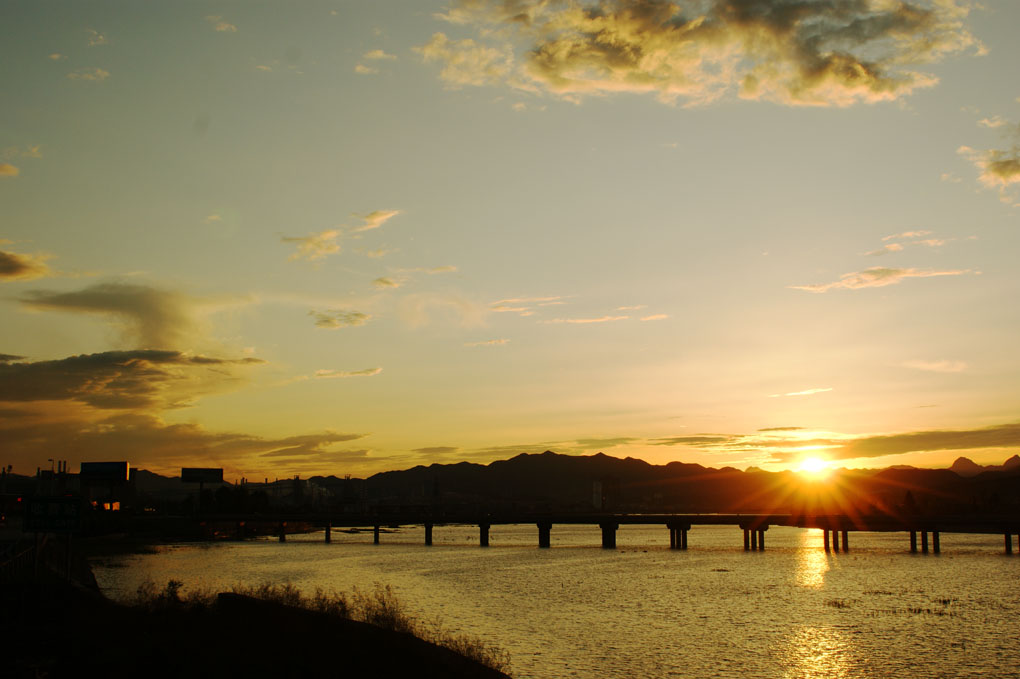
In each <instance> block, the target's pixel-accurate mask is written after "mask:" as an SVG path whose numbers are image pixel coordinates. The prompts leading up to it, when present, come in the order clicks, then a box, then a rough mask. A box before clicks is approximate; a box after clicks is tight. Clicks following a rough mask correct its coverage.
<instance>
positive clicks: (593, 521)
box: [210, 512, 1020, 554]
mask: <svg viewBox="0 0 1020 679" xmlns="http://www.w3.org/2000/svg"><path fill="white" fill-rule="evenodd" d="M210 518H212V517H210ZM215 520H218V521H227V522H230V521H233V522H234V524H235V528H236V531H237V536H238V537H239V538H243V537H244V536H245V527H246V525H247V522H249V521H255V522H260V523H266V522H269V523H272V524H274V525H275V526H276V533H277V535H278V536H279V539H280V541H281V542H285V541H286V540H287V532H288V531H287V528H288V523H289V522H293V523H301V524H305V525H311V526H316V527H321V528H323V529H324V530H325V541H326V542H327V543H328V542H331V541H332V529H333V528H365V529H367V528H372V533H373V542H374V543H375V544H379V543H380V533H381V530H382V528H383V527H384V526H402V525H421V526H423V527H424V529H425V544H426V545H431V544H432V531H433V529H434V527H435V526H442V525H477V526H478V544H479V546H481V547H488V546H489V530H490V529H491V527H492V526H494V525H522V524H534V525H535V526H536V528H537V530H538V546H539V547H540V548H548V547H550V546H551V534H552V529H553V526H555V525H595V526H598V527H599V528H600V530H601V532H602V547H603V548H605V549H615V548H616V531H617V530H618V529H619V527H620V526H621V525H635V524H641V525H660V526H664V527H665V528H666V529H667V530H668V531H669V546H670V549H679V550H685V549H687V545H688V535H687V534H688V532H689V531H690V530H691V528H692V527H693V526H699V525H700V526H734V527H736V528H738V529H740V530H741V531H742V532H743V548H744V550H745V551H762V550H764V549H765V533H766V531H768V529H769V527H770V526H790V527H797V528H817V529H821V530H822V535H823V541H822V544H823V548H824V549H825V551H827V552H828V551H836V552H839V551H840V550H841V549H842V551H844V552H846V551H849V549H850V533H851V532H855V531H863V532H902V533H906V534H909V539H910V551H911V552H912V553H917V552H918V551H920V552H921V553H922V554H927V553H929V551H930V552H932V553H935V554H938V553H940V552H941V544H940V536H941V534H942V533H972V534H992V535H994V534H998V535H1002V536H1003V544H1004V548H1005V553H1006V554H1012V553H1013V536H1014V535H1015V536H1016V538H1017V549H1018V551H1020V517H1018V516H992V517H989V516H980V517H976V516H962V515H944V516H900V517H896V516H889V515H870V516H862V515H854V516H851V515H847V514H831V515H803V514H799V515H798V514H612V513H592V514H576V513H560V514H557V513H543V514H533V513H529V514H523V513H522V514H511V513H493V514H482V515H479V514H466V513H465V514H455V513H436V514H431V515H423V514H421V513H413V514H411V513H407V514H405V513H394V514H373V515H342V514H340V515H331V514H325V513H307V512H296V513H293V514H277V515H273V516H268V515H266V516H218V517H215ZM929 536H930V538H931V541H930V543H929ZM919 537H920V540H918V538H919ZM919 543H920V549H919ZM929 544H930V549H929Z"/></svg>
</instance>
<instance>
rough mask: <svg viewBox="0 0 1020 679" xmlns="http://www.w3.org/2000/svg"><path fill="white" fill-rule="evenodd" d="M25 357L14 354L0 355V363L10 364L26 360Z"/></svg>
mask: <svg viewBox="0 0 1020 679" xmlns="http://www.w3.org/2000/svg"><path fill="white" fill-rule="evenodd" d="M24 358H25V357H24V356H15V355H13V354H0V363H10V362H12V361H20V360H22V359H24Z"/></svg>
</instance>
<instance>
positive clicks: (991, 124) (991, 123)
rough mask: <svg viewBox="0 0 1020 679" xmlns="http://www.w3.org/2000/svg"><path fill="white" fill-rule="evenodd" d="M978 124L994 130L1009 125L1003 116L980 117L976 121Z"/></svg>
mask: <svg viewBox="0 0 1020 679" xmlns="http://www.w3.org/2000/svg"><path fill="white" fill-rule="evenodd" d="M978 125H980V126H981V127H988V128H991V129H993V130H994V129H995V128H998V127H1004V126H1006V125H1009V121H1008V120H1006V119H1005V118H1002V117H1001V116H992V117H990V118H982V119H981V120H979V121H978Z"/></svg>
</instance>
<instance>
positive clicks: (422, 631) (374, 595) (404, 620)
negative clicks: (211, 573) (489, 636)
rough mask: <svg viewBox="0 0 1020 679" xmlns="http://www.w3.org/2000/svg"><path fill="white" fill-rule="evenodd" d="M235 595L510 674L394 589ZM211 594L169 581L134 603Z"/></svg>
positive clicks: (496, 650) (212, 599)
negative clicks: (397, 635)
mask: <svg viewBox="0 0 1020 679" xmlns="http://www.w3.org/2000/svg"><path fill="white" fill-rule="evenodd" d="M230 591H231V592H232V593H234V594H240V595H243V596H248V597H252V598H254V599H259V600H262V601H270V602H273V603H277V604H282V605H284V606H291V607H294V608H302V609H305V610H309V611H315V612H318V613H324V614H326V615H330V616H335V617H338V618H343V619H346V620H356V621H358V622H365V623H368V624H370V625H375V626H376V627H381V628H383V629H386V630H390V631H393V632H402V633H407V634H412V635H414V636H416V637H418V638H419V639H423V640H424V641H427V642H430V643H433V644H436V645H437V646H443V647H445V648H448V649H450V650H451V651H454V652H455V653H459V654H460V655H463V656H465V657H467V658H470V659H471V660H473V661H475V662H477V663H479V664H481V665H484V666H486V667H489V668H491V669H494V670H497V671H499V672H503V673H504V674H510V654H509V653H508V652H507V651H505V650H503V649H502V648H500V647H498V646H494V645H492V644H489V643H488V642H485V641H483V640H482V639H479V638H478V637H475V636H472V635H470V634H457V633H454V632H450V631H448V630H446V629H444V628H443V626H442V624H441V623H440V622H439V621H438V620H432V621H425V620H422V619H420V618H418V617H416V616H414V615H413V614H411V613H409V612H408V611H407V610H406V609H405V608H404V605H403V604H402V603H401V601H400V600H399V599H398V598H397V597H396V595H395V594H393V591H392V590H391V589H390V587H389V586H385V587H383V586H381V585H376V587H375V589H374V590H373V591H371V592H362V591H359V590H357V589H355V590H353V591H352V592H350V593H344V592H333V591H330V592H326V591H323V590H321V589H316V590H315V593H314V594H312V595H311V596H306V595H305V594H304V593H303V592H302V591H301V590H300V589H299V588H297V587H295V586H294V585H292V584H290V583H286V584H282V585H275V584H263V585H259V586H257V587H254V586H249V585H234V586H233V587H231V590H230ZM216 597H217V594H216V593H215V592H213V591H211V590H192V591H189V592H187V593H185V592H184V583H183V582H181V581H180V580H169V581H168V582H167V583H166V585H165V586H164V587H163V589H159V588H158V587H157V586H156V585H155V584H154V583H152V582H146V583H143V584H142V585H141V586H139V587H138V590H137V592H136V595H135V600H134V602H133V603H134V605H135V606H137V607H139V608H143V609H146V610H150V611H158V610H165V609H169V608H174V609H176V608H202V607H209V606H212V605H213V604H215V603H216Z"/></svg>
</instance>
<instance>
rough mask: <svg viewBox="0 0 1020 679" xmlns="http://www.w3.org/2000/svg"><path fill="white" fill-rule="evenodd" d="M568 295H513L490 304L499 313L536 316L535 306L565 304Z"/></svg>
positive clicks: (490, 308) (492, 309)
mask: <svg viewBox="0 0 1020 679" xmlns="http://www.w3.org/2000/svg"><path fill="white" fill-rule="evenodd" d="M564 300H566V297H564V296H562V295H552V296H547V297H512V298H510V299H500V300H497V301H495V302H491V303H490V304H489V310H490V311H493V312H495V313H498V314H502V313H513V314H518V315H520V316H534V315H535V310H534V307H542V306H558V305H560V304H564V303H565V302H564Z"/></svg>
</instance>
